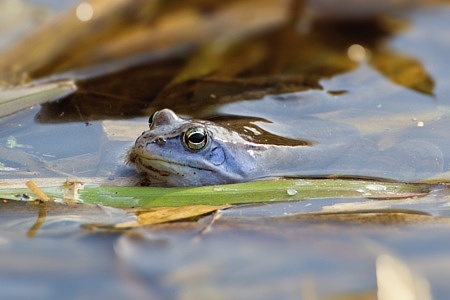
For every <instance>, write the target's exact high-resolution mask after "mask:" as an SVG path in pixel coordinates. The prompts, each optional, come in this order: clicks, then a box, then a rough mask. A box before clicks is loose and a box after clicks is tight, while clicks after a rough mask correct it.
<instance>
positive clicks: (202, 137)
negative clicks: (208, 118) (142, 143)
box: [181, 127, 208, 151]
mask: <svg viewBox="0 0 450 300" xmlns="http://www.w3.org/2000/svg"><path fill="white" fill-rule="evenodd" d="M181 140H182V141H183V145H184V146H185V147H187V148H188V149H189V150H194V151H198V150H201V149H203V148H204V147H205V146H206V143H207V142H208V134H207V133H206V131H205V130H204V129H203V128H200V127H191V128H189V129H188V130H187V131H186V132H185V133H184V134H183V135H182V137H181Z"/></svg>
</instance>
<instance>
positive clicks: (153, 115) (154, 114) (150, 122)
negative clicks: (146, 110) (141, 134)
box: [148, 111, 158, 128]
mask: <svg viewBox="0 0 450 300" xmlns="http://www.w3.org/2000/svg"><path fill="white" fill-rule="evenodd" d="M157 114H158V112H157V111H155V112H154V113H153V114H152V115H151V116H150V118H148V127H150V128H151V127H152V125H153V122H154V121H155V118H156V115H157Z"/></svg>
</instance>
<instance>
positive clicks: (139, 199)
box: [0, 179, 430, 207]
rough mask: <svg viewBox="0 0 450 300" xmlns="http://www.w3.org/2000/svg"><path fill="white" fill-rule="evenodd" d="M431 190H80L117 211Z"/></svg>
mask: <svg viewBox="0 0 450 300" xmlns="http://www.w3.org/2000/svg"><path fill="white" fill-rule="evenodd" d="M41 183H42V182H41ZM40 187H41V189H42V190H43V191H44V192H45V193H46V194H47V195H48V196H49V197H53V198H55V199H61V198H62V193H63V187H61V186H60V187H52V188H46V187H45V184H42V185H41V186H40ZM429 188H430V187H428V186H426V185H415V184H406V183H393V182H374V181H364V180H343V179H316V180H313V179H311V180H305V179H298V180H295V179H290V180H289V179H286V180H270V181H255V182H247V183H241V184H229V185H217V186H202V187H191V188H158V187H124V186H101V187H98V186H97V187H92V186H89V183H88V182H87V183H86V187H85V188H84V189H83V190H80V193H79V199H80V200H82V201H84V202H85V203H91V204H102V205H108V206H115V207H158V206H160V207H169V206H186V205H187V206H190V205H227V204H242V203H256V202H272V201H294V200H304V199H314V198H342V197H346V198H348V197H358V198H361V197H362V198H377V199H391V198H402V197H404V198H408V197H414V196H420V195H424V194H426V193H428V192H429ZM26 192H27V190H26V189H8V188H2V189H1V190H0V197H2V198H5V199H17V197H15V196H14V195H20V194H23V193H26Z"/></svg>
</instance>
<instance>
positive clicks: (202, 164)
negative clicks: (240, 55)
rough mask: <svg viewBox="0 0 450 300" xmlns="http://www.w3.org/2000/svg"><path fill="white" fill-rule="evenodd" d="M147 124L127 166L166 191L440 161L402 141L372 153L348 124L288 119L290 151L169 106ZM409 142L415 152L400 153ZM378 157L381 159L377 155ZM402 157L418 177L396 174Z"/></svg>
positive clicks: (376, 171)
mask: <svg viewBox="0 0 450 300" xmlns="http://www.w3.org/2000/svg"><path fill="white" fill-rule="evenodd" d="M149 122H150V130H148V131H145V132H144V133H142V135H141V136H140V137H139V138H138V139H137V140H136V143H135V146H134V147H133V148H132V149H131V151H130V155H129V161H130V163H132V164H134V165H135V166H136V167H137V168H138V169H139V170H140V171H142V172H144V173H146V175H147V177H148V178H149V179H150V181H152V182H153V181H154V182H158V183H163V184H165V185H168V186H193V185H211V184H224V183H233V182H243V181H249V180H254V179H259V178H264V177H274V176H324V175H332V174H338V175H348V176H377V177H389V178H395V179H402V180H405V179H408V180H409V179H415V178H417V177H420V176H427V175H431V174H430V173H431V172H438V171H440V170H441V169H442V164H443V162H442V161H443V159H442V154H441V152H440V151H439V149H437V147H435V146H433V145H430V147H427V146H428V143H426V145H420V142H418V144H407V143H406V144H405V146H404V147H403V146H402V147H392V148H390V149H387V150H385V151H378V150H377V149H376V147H374V146H371V145H370V144H369V146H368V144H367V143H365V142H362V140H361V139H360V138H359V134H358V132H357V130H356V129H354V128H352V127H351V126H348V125H344V124H337V123H332V122H327V121H324V120H320V119H315V118H305V119H302V120H298V121H296V124H295V128H296V131H298V132H300V133H301V138H302V139H306V140H307V141H308V142H302V143H300V142H299V144H298V145H294V146H293V145H289V146H284V145H274V144H261V143H254V142H250V141H249V139H248V138H247V139H244V137H243V135H241V134H238V133H237V132H236V131H233V130H230V129H228V128H227V127H224V126H222V125H219V124H218V123H213V122H209V121H201V120H187V119H182V118H180V117H178V116H177V115H176V114H175V113H174V112H173V111H171V110H169V109H163V110H161V111H158V112H156V113H154V114H153V115H152V117H150V120H149ZM255 130H256V129H254V128H253V131H255ZM256 134H259V132H257V130H256ZM411 143H413V142H411ZM413 145H419V147H416V148H414V149H413V150H412V151H411V152H409V151H406V150H407V148H411V147H412V146H413ZM423 149H425V150H423ZM383 153H385V154H386V155H380V154H383ZM402 156H403V157H406V159H407V160H408V162H409V165H411V164H413V165H414V164H416V163H418V164H417V165H418V166H419V167H420V168H422V166H423V167H424V168H423V172H422V173H421V174H419V172H420V170H419V171H418V170H416V169H417V168H416V167H414V168H415V169H414V171H413V172H412V173H411V171H410V170H409V169H408V170H406V169H405V170H403V169H401V167H400V169H399V168H398V166H397V165H400V166H402V164H400V163H398V162H397V163H396V161H395V160H396V159H397V158H398V157H402ZM384 158H388V159H384ZM419 162H423V163H421V164H419ZM395 171H399V174H395ZM411 174H413V175H411Z"/></svg>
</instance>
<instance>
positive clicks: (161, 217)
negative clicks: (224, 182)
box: [116, 205, 231, 228]
mask: <svg viewBox="0 0 450 300" xmlns="http://www.w3.org/2000/svg"><path fill="white" fill-rule="evenodd" d="M230 206H231V205H220V206H216V205H191V206H181V207H157V208H152V209H150V210H145V211H142V210H141V211H138V212H137V213H136V214H137V217H138V219H137V222H125V223H120V224H117V225H116V227H117V228H125V227H138V226H144V225H154V224H159V223H166V222H174V221H180V220H185V219H190V218H194V217H199V216H202V215H206V214H209V213H212V212H215V211H217V210H220V209H224V208H228V207H230Z"/></svg>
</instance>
